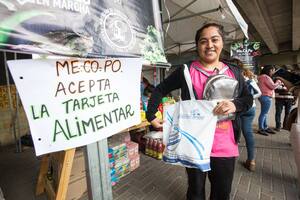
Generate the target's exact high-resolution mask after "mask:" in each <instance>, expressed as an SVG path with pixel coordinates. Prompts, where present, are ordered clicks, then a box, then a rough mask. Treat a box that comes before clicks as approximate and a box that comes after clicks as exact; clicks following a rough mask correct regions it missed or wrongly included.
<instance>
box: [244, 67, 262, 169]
mask: <svg viewBox="0 0 300 200" xmlns="http://www.w3.org/2000/svg"><path fill="white" fill-rule="evenodd" d="M243 75H244V78H245V81H246V84H247V86H248V90H249V92H250V94H251V95H252V96H253V104H252V107H251V108H250V109H249V110H248V111H246V112H244V113H243V114H241V122H242V133H243V135H244V138H245V141H246V148H247V160H246V162H245V163H244V166H245V168H247V169H248V170H249V171H255V159H254V158H255V154H254V146H255V141H254V137H253V128H252V124H253V119H254V117H255V107H256V105H255V99H256V98H258V97H260V96H261V91H260V89H259V87H258V85H257V84H256V82H255V80H254V74H253V72H252V71H250V70H249V69H245V70H244V71H243Z"/></svg>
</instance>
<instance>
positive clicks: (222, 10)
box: [219, 5, 226, 19]
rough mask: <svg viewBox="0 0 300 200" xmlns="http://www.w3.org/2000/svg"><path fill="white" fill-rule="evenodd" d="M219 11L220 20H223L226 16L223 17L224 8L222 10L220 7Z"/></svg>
mask: <svg viewBox="0 0 300 200" xmlns="http://www.w3.org/2000/svg"><path fill="white" fill-rule="evenodd" d="M219 11H220V13H221V18H222V19H225V18H226V16H225V14H224V8H222V7H221V5H220V6H219Z"/></svg>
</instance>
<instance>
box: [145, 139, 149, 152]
mask: <svg viewBox="0 0 300 200" xmlns="http://www.w3.org/2000/svg"><path fill="white" fill-rule="evenodd" d="M145 154H146V155H149V138H147V139H146V147H145Z"/></svg>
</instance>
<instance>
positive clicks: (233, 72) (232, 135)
mask: <svg viewBox="0 0 300 200" xmlns="http://www.w3.org/2000/svg"><path fill="white" fill-rule="evenodd" d="M223 35H224V34H223V27H222V26H221V25H219V24H215V23H209V24H205V25H204V26H203V27H202V28H200V29H199V30H198V31H197V33H196V37H195V40H196V45H197V50H198V55H199V59H198V60H194V61H192V62H190V65H189V67H188V68H189V73H190V76H191V80H192V85H193V91H194V95H195V96H196V99H198V100H202V99H203V91H204V88H205V86H206V85H207V84H208V83H209V82H207V80H208V79H209V77H211V76H214V75H216V74H218V73H219V72H220V73H221V72H222V73H223V75H226V76H228V77H230V78H232V79H236V82H237V88H238V89H237V95H233V94H232V95H231V96H232V97H233V99H226V98H225V97H224V96H222V97H221V98H220V99H218V104H217V106H216V107H215V108H214V114H216V115H229V114H233V113H235V114H236V117H235V119H226V120H224V121H220V122H218V123H217V126H216V129H215V130H214V132H215V134H214V140H213V145H212V149H211V153H210V168H211V171H209V172H203V171H201V170H200V169H198V168H189V167H187V168H186V171H187V175H188V191H187V199H188V200H191V199H205V180H206V176H207V175H208V178H209V180H210V182H211V192H210V199H214V200H229V199H230V192H231V184H232V179H233V173H234V165H235V158H236V157H237V156H238V155H239V152H238V145H237V142H238V140H239V137H240V122H239V121H240V117H239V114H240V113H241V112H244V111H246V110H248V109H249V108H250V107H251V106H252V100H253V98H252V96H251V95H250V94H249V93H248V90H247V88H246V84H245V81H244V79H243V77H242V75H241V71H240V69H239V68H238V67H236V66H231V65H227V64H225V63H223V62H221V61H220V54H221V52H222V49H223V44H224V41H223ZM179 88H180V89H181V99H182V100H190V98H191V94H190V93H189V90H188V87H187V83H186V81H185V78H184V67H180V68H178V69H177V70H175V71H174V72H173V73H172V74H171V75H170V76H169V77H168V78H166V79H165V80H164V81H163V82H162V83H160V84H159V85H158V86H157V87H156V88H155V89H154V91H153V93H152V96H151V98H150V100H149V103H148V108H147V109H148V111H147V119H148V121H150V122H151V124H152V125H153V127H156V128H159V127H162V124H163V121H162V120H160V119H158V118H156V117H155V113H156V111H157V107H158V105H159V103H160V101H161V98H162V97H163V96H165V95H166V94H168V93H170V92H171V91H172V90H174V89H179ZM199 131H201V130H199ZM191 148H192V147H191ZM220 180H222V181H220Z"/></svg>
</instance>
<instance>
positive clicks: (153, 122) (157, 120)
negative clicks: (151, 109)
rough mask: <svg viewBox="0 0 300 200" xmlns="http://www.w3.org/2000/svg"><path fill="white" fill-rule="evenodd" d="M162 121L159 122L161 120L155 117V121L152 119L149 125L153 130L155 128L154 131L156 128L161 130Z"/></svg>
mask: <svg viewBox="0 0 300 200" xmlns="http://www.w3.org/2000/svg"><path fill="white" fill-rule="evenodd" d="M163 122H164V121H163V120H161V119H158V118H157V117H156V118H155V119H153V120H152V121H151V122H150V123H151V125H152V126H153V127H154V128H156V129H158V128H162V127H163Z"/></svg>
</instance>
